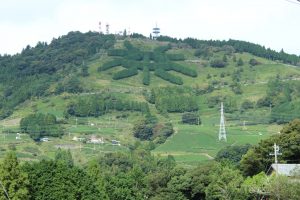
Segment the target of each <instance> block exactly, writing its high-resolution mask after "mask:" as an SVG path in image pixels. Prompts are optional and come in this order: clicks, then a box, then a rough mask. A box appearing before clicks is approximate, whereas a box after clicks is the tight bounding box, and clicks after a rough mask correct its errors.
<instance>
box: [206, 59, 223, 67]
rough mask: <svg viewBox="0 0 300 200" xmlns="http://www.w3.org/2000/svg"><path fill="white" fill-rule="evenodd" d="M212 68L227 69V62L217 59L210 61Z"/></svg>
mask: <svg viewBox="0 0 300 200" xmlns="http://www.w3.org/2000/svg"><path fill="white" fill-rule="evenodd" d="M210 66H211V67H213V68H224V67H226V62H224V61H223V60H221V59H215V60H212V61H210Z"/></svg>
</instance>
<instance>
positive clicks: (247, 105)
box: [241, 100, 254, 110]
mask: <svg viewBox="0 0 300 200" xmlns="http://www.w3.org/2000/svg"><path fill="white" fill-rule="evenodd" d="M252 108H254V103H253V102H252V101H249V100H245V101H244V102H243V103H242V105H241V109H243V110H248V109H252Z"/></svg>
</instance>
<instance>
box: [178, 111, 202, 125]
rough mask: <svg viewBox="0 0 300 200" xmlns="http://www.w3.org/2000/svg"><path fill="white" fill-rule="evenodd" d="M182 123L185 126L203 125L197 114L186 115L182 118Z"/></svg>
mask: <svg viewBox="0 0 300 200" xmlns="http://www.w3.org/2000/svg"><path fill="white" fill-rule="evenodd" d="M181 122H182V123H184V124H196V125H200V124H201V120H200V117H199V115H198V114H197V113H184V114H183V115H182V117H181Z"/></svg>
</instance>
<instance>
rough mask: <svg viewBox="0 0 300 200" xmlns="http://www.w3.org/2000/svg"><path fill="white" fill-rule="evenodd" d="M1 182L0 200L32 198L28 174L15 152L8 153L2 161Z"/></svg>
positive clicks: (0, 165) (0, 166) (0, 169)
mask: <svg viewBox="0 0 300 200" xmlns="http://www.w3.org/2000/svg"><path fill="white" fill-rule="evenodd" d="M0 183H1V187H0V200H6V199H12V200H26V199H29V198H30V194H29V190H28V188H29V180H28V176H27V174H26V173H24V172H23V171H22V169H21V168H20V165H19V162H18V159H17V156H16V154H15V152H9V153H7V154H6V156H5V158H4V160H3V161H2V162H1V163H0ZM7 195H8V196H7Z"/></svg>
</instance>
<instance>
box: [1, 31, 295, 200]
mask: <svg viewBox="0 0 300 200" xmlns="http://www.w3.org/2000/svg"><path fill="white" fill-rule="evenodd" d="M299 66H300V57H299V56H297V55H290V54H287V53H285V52H284V51H283V50H282V51H280V52H276V51H274V50H271V49H269V48H265V47H263V46H261V45H258V44H253V43H249V42H245V41H238V40H228V41H215V40H198V39H193V38H186V39H176V38H171V37H168V36H160V37H158V38H157V39H156V40H153V38H147V37H145V36H143V35H141V34H137V33H134V34H131V35H126V33H125V32H124V34H123V35H112V34H108V35H106V34H99V33H96V32H87V33H80V32H70V33H68V34H67V35H65V36H61V37H59V38H57V39H53V40H52V42H51V43H50V44H46V43H44V42H39V43H38V44H37V45H36V46H35V47H30V46H27V47H26V48H24V49H23V51H22V52H21V53H19V54H16V55H1V56H0V127H1V145H0V159H2V160H1V161H0V165H1V166H0V181H1V183H2V184H3V188H4V189H5V190H0V199H7V198H10V199H45V198H46V199H153V200H159V199H195V200H196V199H255V198H270V199H277V197H278V196H276V195H277V194H275V193H274V191H275V190H274V187H273V186H274V185H275V184H278V183H280V184H282V185H285V186H286V187H285V189H282V190H280V191H277V192H278V194H279V195H280V197H281V198H285V199H293V198H294V199H295V198H296V197H298V196H299V184H297V183H291V182H290V181H289V180H288V179H287V178H285V177H272V178H271V179H269V178H268V177H267V175H268V174H267V173H268V167H269V166H270V164H272V163H273V159H272V157H270V156H269V153H271V152H272V147H273V143H277V144H278V145H280V147H282V151H283V154H282V157H281V158H280V159H279V160H280V162H282V163H299V155H300V154H299V134H300V131H299V130H300V128H299V127H300V126H299V124H300V123H299V120H295V119H296V118H300V106H299V102H300V89H299V88H300V82H299V80H300V67H299ZM221 103H223V105H224V115H225V121H226V134H227V139H226V141H222V140H219V139H218V133H219V123H220V105H221ZM291 121H292V122H291ZM287 123H289V124H287ZM286 124H287V125H286ZM253 158H255V159H253ZM33 161H34V162H33ZM11 166H12V167H11ZM253 166H255V167H253ZM297 173H298V172H296V175H295V176H296V178H297V177H298V176H299V174H297ZM266 180H269V181H268V182H267V183H266ZM260 191H263V192H260Z"/></svg>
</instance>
